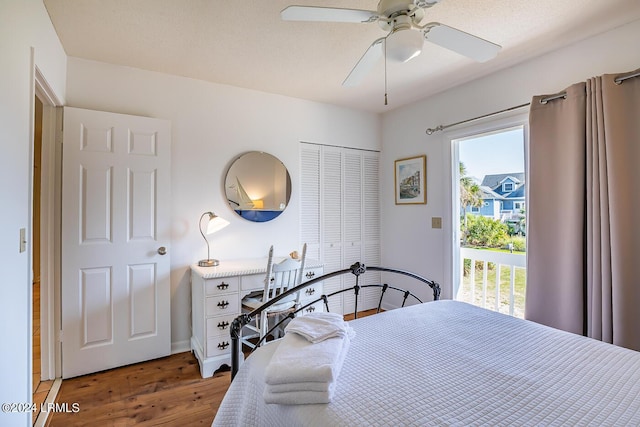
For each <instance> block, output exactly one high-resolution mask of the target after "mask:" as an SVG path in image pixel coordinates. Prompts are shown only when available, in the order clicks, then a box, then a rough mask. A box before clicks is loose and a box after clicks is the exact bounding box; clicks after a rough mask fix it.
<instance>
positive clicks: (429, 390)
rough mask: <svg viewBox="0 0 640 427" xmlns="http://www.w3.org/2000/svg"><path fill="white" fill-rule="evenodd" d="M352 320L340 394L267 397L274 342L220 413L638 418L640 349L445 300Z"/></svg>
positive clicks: (530, 420) (234, 416)
mask: <svg viewBox="0 0 640 427" xmlns="http://www.w3.org/2000/svg"><path fill="white" fill-rule="evenodd" d="M350 325H351V326H352V327H353V328H354V330H355V331H356V336H355V338H354V339H353V341H352V342H351V348H350V350H349V354H348V356H347V358H346V360H345V362H344V365H343V368H342V372H341V374H340V377H339V379H338V382H337V384H336V389H335V395H334V398H333V401H332V402H331V403H328V404H315V405H274V404H265V403H264V399H263V397H262V391H263V387H264V368H265V366H266V364H267V363H268V361H269V358H270V357H271V355H272V354H273V351H274V349H275V348H276V347H277V345H278V343H277V342H274V343H271V344H268V345H266V346H264V347H262V348H261V349H259V350H258V351H256V352H255V353H254V354H253V355H251V356H250V357H249V358H248V359H247V360H246V361H245V362H244V364H243V365H242V367H241V369H240V371H239V373H238V375H237V376H236V378H235V380H234V381H233V383H232V384H231V387H230V388H229V391H228V392H227V394H226V395H225V397H224V400H223V402H222V405H221V407H220V409H219V411H218V413H217V415H216V418H215V420H214V422H213V425H214V426H224V427H228V426H349V427H352V426H432V425H438V426H476V425H477V426H480V425H482V426H484V425H488V426H498V425H504V426H519V425H523V426H555V425H558V426H560V425H562V426H575V425H593V426H613V425H620V426H630V425H636V426H637V425H640V353H638V352H635V351H631V350H627V349H624V348H621V347H616V346H613V345H609V344H605V343H602V342H599V341H595V340H591V339H588V338H584V337H580V336H577V335H573V334H569V333H565V332H561V331H558V330H555V329H551V328H548V327H545V326H542V325H538V324H536V323H532V322H527V321H523V320H520V319H515V318H511V317H509V316H505V315H501V314H497V313H494V312H491V311H487V310H483V309H480V308H477V307H473V306H471V305H468V304H465V303H461V302H455V301H446V300H444V301H437V302H429V303H425V304H420V305H415V306H411V307H407V308H404V309H398V310H393V311H389V312H386V313H381V314H378V315H375V316H370V317H365V318H362V319H358V320H355V321H352V322H350Z"/></svg>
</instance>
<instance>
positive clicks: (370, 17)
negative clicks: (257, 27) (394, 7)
mask: <svg viewBox="0 0 640 427" xmlns="http://www.w3.org/2000/svg"><path fill="white" fill-rule="evenodd" d="M280 17H281V18H282V19H283V20H285V21H319V22H353V23H364V22H374V21H376V20H377V19H378V12H376V11H372V10H360V9H341V8H332V7H317V6H289V7H287V8H285V9H283V10H282V12H280Z"/></svg>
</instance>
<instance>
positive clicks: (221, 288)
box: [216, 282, 229, 290]
mask: <svg viewBox="0 0 640 427" xmlns="http://www.w3.org/2000/svg"><path fill="white" fill-rule="evenodd" d="M216 287H217V288H218V289H220V290H223V289H227V288H229V284H228V283H224V282H222V283H220V284H219V285H218V286H216Z"/></svg>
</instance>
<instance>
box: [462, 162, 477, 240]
mask: <svg viewBox="0 0 640 427" xmlns="http://www.w3.org/2000/svg"><path fill="white" fill-rule="evenodd" d="M469 206H471V207H474V208H479V207H480V206H482V191H481V190H480V186H479V185H478V183H477V182H475V180H474V179H473V178H471V177H470V176H467V168H466V167H465V166H464V163H462V162H460V209H461V211H462V212H461V215H462V216H463V220H464V229H463V233H462V243H463V244H464V243H465V242H466V240H467V208H468V207H469Z"/></svg>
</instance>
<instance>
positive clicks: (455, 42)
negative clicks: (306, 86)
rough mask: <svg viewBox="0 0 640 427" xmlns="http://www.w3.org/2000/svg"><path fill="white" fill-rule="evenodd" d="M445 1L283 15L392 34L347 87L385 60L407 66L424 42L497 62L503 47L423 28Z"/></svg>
mask: <svg viewBox="0 0 640 427" xmlns="http://www.w3.org/2000/svg"><path fill="white" fill-rule="evenodd" d="M440 1H442V0H413V1H412V0H380V2H379V3H378V9H377V10H375V11H373V10H360V9H342V8H331V7H318V6H289V7H287V8H285V9H283V10H282V12H280V17H281V18H282V19H283V20H285V21H316V22H352V23H363V24H367V23H372V22H377V23H378V25H380V27H381V28H382V29H383V30H385V31H388V34H387V35H386V36H384V37H381V38H379V39H377V40H375V41H374V42H373V43H372V44H371V46H369V48H368V49H367V51H366V52H365V53H364V55H363V56H362V57H361V58H360V60H359V61H358V62H357V63H356V65H355V67H354V68H353V69H352V70H351V72H350V73H349V75H348V76H347V78H346V79H345V80H344V82H343V83H342V85H343V86H356V85H358V84H359V83H360V82H361V81H362V79H363V78H364V77H365V76H366V75H367V74H368V73H369V71H371V69H372V68H373V66H374V65H375V64H376V63H377V62H378V60H379V59H380V58H381V57H383V56H384V58H385V60H386V59H391V60H394V61H399V62H407V61H409V60H411V59H412V58H415V57H416V56H418V55H419V54H420V52H421V51H422V45H423V43H424V40H427V41H429V42H431V43H435V44H437V45H439V46H442V47H444V48H447V49H449V50H452V51H454V52H457V53H459V54H461V55H464V56H467V57H469V58H471V59H474V60H476V61H478V62H485V61H488V60H489V59H492V58H494V57H495V56H496V55H497V54H498V51H499V50H500V46H499V45H497V44H495V43H492V42H490V41H487V40H484V39H481V38H480V37H476V36H474V35H472V34H469V33H465V32H464V31H461V30H458V29H456V28H453V27H449V26H447V25H444V24H441V23H439V22H429V23H426V24H421V22H422V20H423V18H424V16H425V10H426V9H428V8H430V7H432V6H435V5H436V4H438V3H439V2H440Z"/></svg>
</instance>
